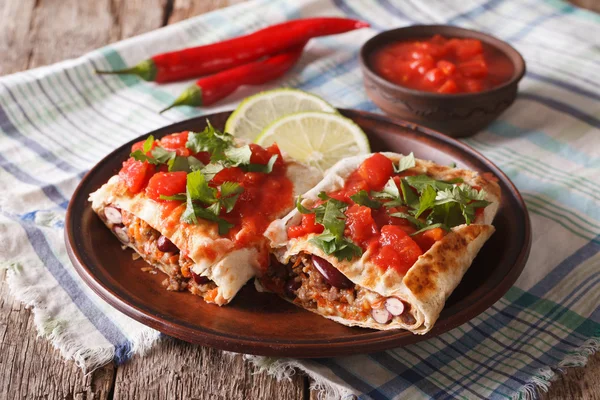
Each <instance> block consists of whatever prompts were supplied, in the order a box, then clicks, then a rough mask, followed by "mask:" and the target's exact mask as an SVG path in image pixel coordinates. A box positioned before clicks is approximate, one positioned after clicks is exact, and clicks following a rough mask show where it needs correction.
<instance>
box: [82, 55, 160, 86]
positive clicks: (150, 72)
mask: <svg viewBox="0 0 600 400" xmlns="http://www.w3.org/2000/svg"><path fill="white" fill-rule="evenodd" d="M94 72H96V73H97V74H100V75H104V74H107V75H112V74H116V75H121V74H130V75H137V76H139V77H140V78H142V79H143V80H145V81H153V80H154V79H155V78H156V72H157V71H156V64H155V63H154V61H152V60H151V59H150V60H145V61H142V62H141V63H139V64H138V65H135V66H133V67H131V68H125V69H119V70H116V71H101V70H95V71H94Z"/></svg>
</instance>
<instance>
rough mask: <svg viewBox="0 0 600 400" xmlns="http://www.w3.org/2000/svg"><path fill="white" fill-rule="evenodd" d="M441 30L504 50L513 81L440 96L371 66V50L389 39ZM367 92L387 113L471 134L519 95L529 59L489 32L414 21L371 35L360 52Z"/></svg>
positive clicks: (457, 134) (419, 36) (417, 36)
mask: <svg viewBox="0 0 600 400" xmlns="http://www.w3.org/2000/svg"><path fill="white" fill-rule="evenodd" d="M435 34H440V35H442V36H444V37H450V38H472V39H478V40H480V41H482V42H484V43H486V44H488V45H490V46H492V47H494V48H496V49H498V50H500V51H501V52H502V53H504V55H506V56H507V57H508V59H509V60H510V61H511V62H512V64H513V67H514V71H513V75H512V77H511V79H510V80H509V81H507V82H506V83H504V84H502V85H500V86H497V87H495V88H493V89H490V90H487V91H484V92H479V93H458V94H440V93H431V92H423V91H420V90H414V89H409V88H407V87H404V86H400V85H397V84H395V83H392V82H390V81H388V80H386V79H385V78H383V77H381V76H380V75H378V74H377V73H376V72H375V71H374V69H373V68H372V66H371V65H370V58H371V55H372V54H373V52H374V51H375V50H377V49H379V48H381V46H383V45H386V44H388V43H391V42H397V41H405V40H411V39H422V38H427V37H431V36H433V35H435ZM360 63H361V67H362V71H363V77H364V81H365V88H366V91H367V95H368V96H369V97H370V98H371V100H373V102H374V103H375V104H377V106H379V108H381V109H382V110H383V111H384V112H385V113H386V114H389V115H392V116H395V117H399V118H402V119H406V120H408V121H413V122H416V123H419V124H422V125H425V126H427V127H430V128H432V129H435V130H438V131H440V132H442V133H445V134H447V135H449V136H453V137H465V136H470V135H473V134H475V133H476V132H478V131H479V130H481V129H483V128H485V127H486V126H487V125H489V124H490V123H491V122H492V121H493V120H494V119H496V118H497V117H498V116H499V115H500V114H501V113H502V112H503V111H504V110H506V109H507V108H508V107H509V106H510V105H511V104H512V103H513V101H514V100H515V97H516V96H517V85H518V83H519V81H520V80H521V78H523V75H524V74H525V61H524V60H523V57H521V54H519V52H518V51H516V50H515V49H514V48H513V47H512V46H510V45H509V44H508V43H506V42H503V41H502V40H500V39H496V38H495V37H493V36H490V35H486V34H485V33H481V32H477V31H473V30H470V29H464V28H458V27H456V26H449V25H414V26H409V27H405V28H398V29H392V30H389V31H385V32H382V33H380V34H378V35H376V36H374V37H372V38H371V39H369V40H368V41H367V42H366V43H365V44H364V45H363V47H362V49H361V52H360Z"/></svg>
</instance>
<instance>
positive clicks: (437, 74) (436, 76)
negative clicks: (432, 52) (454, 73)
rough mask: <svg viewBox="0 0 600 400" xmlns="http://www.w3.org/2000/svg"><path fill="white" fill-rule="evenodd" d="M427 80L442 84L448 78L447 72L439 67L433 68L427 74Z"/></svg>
mask: <svg viewBox="0 0 600 400" xmlns="http://www.w3.org/2000/svg"><path fill="white" fill-rule="evenodd" d="M425 80H427V81H429V82H431V83H432V84H434V85H436V86H437V85H441V84H442V82H444V81H445V80H446V74H444V73H443V72H442V70H441V69H439V68H433V69H430V70H429V71H427V73H426V74H425Z"/></svg>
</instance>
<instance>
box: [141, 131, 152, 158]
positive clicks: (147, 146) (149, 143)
mask: <svg viewBox="0 0 600 400" xmlns="http://www.w3.org/2000/svg"><path fill="white" fill-rule="evenodd" d="M153 144H154V136H152V135H150V136H148V138H147V139H146V140H145V141H144V144H143V146H142V148H143V149H144V154H146V153H147V152H149V151H150V150H151V149H152V145H153Z"/></svg>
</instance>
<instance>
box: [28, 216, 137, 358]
mask: <svg viewBox="0 0 600 400" xmlns="http://www.w3.org/2000/svg"><path fill="white" fill-rule="evenodd" d="M18 221H19V224H20V225H21V227H22V228H23V229H24V230H25V232H26V234H27V238H28V239H29V242H31V245H32V247H33V249H34V251H35V253H36V254H37V256H38V257H39V259H40V260H43V261H44V265H45V266H46V268H47V269H48V271H50V273H51V274H52V276H53V277H54V279H56V281H57V282H58V284H59V285H60V286H61V288H62V289H63V290H64V291H65V293H66V294H67V295H68V296H69V297H70V298H71V300H72V301H73V303H74V304H75V305H76V306H77V308H79V310H80V311H81V312H82V313H83V315H85V316H86V318H87V319H88V320H89V321H90V323H92V324H93V325H94V326H95V327H96V329H97V330H98V332H100V333H101V334H102V336H104V337H105V338H106V340H108V341H109V342H110V343H111V344H112V345H114V346H123V345H125V344H126V343H127V341H128V340H127V338H126V337H125V335H124V334H123V333H122V332H121V330H120V329H119V328H118V327H117V326H116V325H115V324H114V323H113V322H112V320H111V319H110V318H108V317H107V316H106V315H104V313H103V312H102V311H100V310H99V309H98V308H97V307H96V305H95V304H94V303H93V302H92V301H91V300H90V298H89V297H88V296H87V295H86V294H85V293H84V292H83V291H82V290H81V289H80V288H79V286H78V284H77V282H76V281H75V280H74V279H73V277H72V276H71V275H70V274H69V273H68V272H67V270H66V269H65V267H64V265H62V263H61V262H60V261H59V260H58V258H56V256H55V255H54V252H53V251H52V249H51V248H50V244H49V243H48V241H47V240H46V237H45V235H44V233H43V232H42V231H41V230H40V229H39V228H37V227H36V226H35V224H33V223H32V222H31V221H22V220H18Z"/></svg>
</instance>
